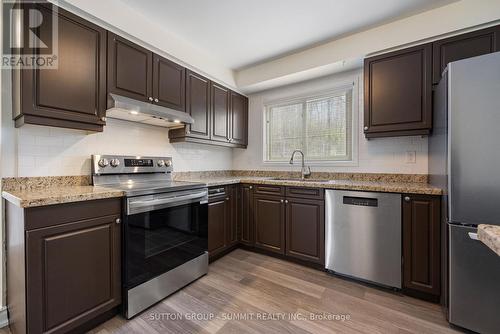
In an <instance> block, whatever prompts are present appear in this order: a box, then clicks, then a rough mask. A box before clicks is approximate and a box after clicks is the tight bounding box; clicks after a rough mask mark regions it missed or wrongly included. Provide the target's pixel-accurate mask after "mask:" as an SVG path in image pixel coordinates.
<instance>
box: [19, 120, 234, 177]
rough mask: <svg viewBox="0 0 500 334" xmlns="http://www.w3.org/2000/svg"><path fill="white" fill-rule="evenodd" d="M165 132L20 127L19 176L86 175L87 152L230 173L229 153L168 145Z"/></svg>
mask: <svg viewBox="0 0 500 334" xmlns="http://www.w3.org/2000/svg"><path fill="white" fill-rule="evenodd" d="M167 131H168V130H167V129H165V128H160V127H154V126H148V125H142V124H137V123H130V122H125V121H120V120H114V119H108V121H107V125H106V127H105V128H104V131H103V132H101V133H87V132H85V131H79V130H69V129H59V128H51V127H42V126H33V125H25V126H23V127H21V128H19V129H18V130H17V150H18V155H17V159H18V163H17V166H18V176H46V175H47V176H48V175H88V174H90V172H91V164H90V156H91V154H124V155H138V154H142V155H154V156H172V157H173V161H174V168H175V170H176V171H190V170H198V171H199V170H225V169H231V167H232V151H231V149H229V148H224V147H213V146H208V145H201V144H191V143H179V144H170V142H169V140H168V132H167Z"/></svg>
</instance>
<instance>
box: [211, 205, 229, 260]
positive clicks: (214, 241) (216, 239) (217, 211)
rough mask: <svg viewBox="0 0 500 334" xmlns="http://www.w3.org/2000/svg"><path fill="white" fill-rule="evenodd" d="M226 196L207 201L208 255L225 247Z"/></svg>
mask: <svg viewBox="0 0 500 334" xmlns="http://www.w3.org/2000/svg"><path fill="white" fill-rule="evenodd" d="M226 217H227V205H226V198H225V197H222V198H220V199H218V200H215V201H213V202H210V203H208V251H209V253H210V256H213V255H214V254H217V253H218V252H220V251H222V250H224V248H225V247H226Z"/></svg>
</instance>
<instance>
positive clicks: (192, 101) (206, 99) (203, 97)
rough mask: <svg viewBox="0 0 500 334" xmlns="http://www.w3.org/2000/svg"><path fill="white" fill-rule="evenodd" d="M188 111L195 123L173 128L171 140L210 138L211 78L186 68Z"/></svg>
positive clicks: (206, 139) (202, 139) (202, 140)
mask: <svg viewBox="0 0 500 334" xmlns="http://www.w3.org/2000/svg"><path fill="white" fill-rule="evenodd" d="M186 112H187V113H188V114H189V115H190V116H191V117H192V118H193V119H194V123H193V124H190V125H186V126H185V127H184V128H178V129H171V130H170V131H169V132H168V137H169V138H170V141H171V142H182V141H194V142H196V141H198V142H207V141H209V140H210V129H211V126H210V125H211V124H210V123H211V122H210V115H211V114H210V80H208V79H207V78H205V77H203V76H201V75H199V74H198V73H196V72H193V71H190V70H186Z"/></svg>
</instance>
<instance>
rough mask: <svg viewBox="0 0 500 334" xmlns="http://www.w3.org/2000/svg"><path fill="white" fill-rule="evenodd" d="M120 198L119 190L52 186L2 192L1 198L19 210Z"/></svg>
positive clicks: (121, 193) (121, 194)
mask: <svg viewBox="0 0 500 334" xmlns="http://www.w3.org/2000/svg"><path fill="white" fill-rule="evenodd" d="M122 196H123V191H121V190H114V189H110V188H103V187H93V186H52V187H48V188H38V189H24V190H9V191H5V190H4V191H3V192H2V197H3V198H5V199H6V200H7V201H9V202H11V203H13V204H15V205H17V206H19V207H21V208H30V207H35V206H44V205H52V204H62V203H69V202H80V201H90V200H94V199H103V198H111V197H122Z"/></svg>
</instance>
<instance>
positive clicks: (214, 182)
mask: <svg viewBox="0 0 500 334" xmlns="http://www.w3.org/2000/svg"><path fill="white" fill-rule="evenodd" d="M178 180H179V181H191V182H202V183H206V184H208V186H209V187H211V186H221V185H227V184H235V183H252V184H272V185H280V186H300V187H312V188H325V189H339V190H364V191H376V192H392V193H406V194H425V195H441V194H442V190H441V189H440V188H436V187H433V186H430V185H429V184H428V183H418V182H384V181H359V180H356V181H355V180H320V179H317V180H307V181H302V180H286V179H276V178H269V177H252V176H226V177H211V178H180V179H178Z"/></svg>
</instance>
